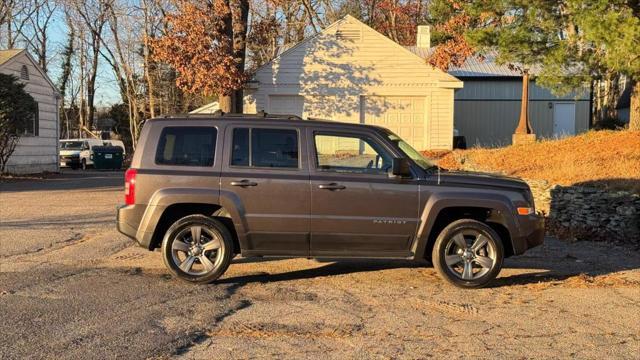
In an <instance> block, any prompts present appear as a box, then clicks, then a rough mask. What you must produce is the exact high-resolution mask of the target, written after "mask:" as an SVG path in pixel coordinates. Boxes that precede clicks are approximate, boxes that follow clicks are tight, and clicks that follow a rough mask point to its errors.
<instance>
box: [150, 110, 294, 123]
mask: <svg viewBox="0 0 640 360" xmlns="http://www.w3.org/2000/svg"><path fill="white" fill-rule="evenodd" d="M163 117H164V118H165V119H167V118H197V117H227V118H256V117H262V118H272V119H273V118H278V119H287V120H303V119H302V118H301V117H300V116H298V115H286V114H267V113H266V112H265V111H264V110H260V111H258V112H257V113H255V114H238V113H225V112H224V111H222V110H219V109H218V110H216V111H215V112H213V113H211V114H203V113H195V114H191V113H188V114H174V115H164V116H163Z"/></svg>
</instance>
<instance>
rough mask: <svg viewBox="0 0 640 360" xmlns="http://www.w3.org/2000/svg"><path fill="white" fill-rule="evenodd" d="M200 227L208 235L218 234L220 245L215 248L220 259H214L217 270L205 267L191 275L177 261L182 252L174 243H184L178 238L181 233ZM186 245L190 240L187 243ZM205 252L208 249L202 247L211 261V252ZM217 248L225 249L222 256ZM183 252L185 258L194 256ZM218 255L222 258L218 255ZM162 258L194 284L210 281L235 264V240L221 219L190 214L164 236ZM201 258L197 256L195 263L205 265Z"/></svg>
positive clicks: (168, 266)
mask: <svg viewBox="0 0 640 360" xmlns="http://www.w3.org/2000/svg"><path fill="white" fill-rule="evenodd" d="M198 226H199V227H200V228H201V231H202V232H204V233H206V234H205V237H206V236H209V235H215V236H216V237H217V238H218V239H219V243H220V247H219V248H218V249H217V250H211V251H216V258H215V260H214V262H212V265H214V268H213V269H211V270H207V269H203V272H202V273H198V274H190V273H189V272H185V271H183V270H182V269H181V268H180V265H178V264H177V263H176V262H177V261H178V260H180V259H179V258H178V256H179V255H177V254H179V253H181V252H182V251H180V250H176V249H175V248H174V242H176V241H180V242H183V241H182V240H181V239H178V237H179V236H180V234H185V232H186V231H187V230H190V229H191V228H192V227H198ZM185 235H189V234H185ZM201 239H202V237H201ZM209 241H211V240H209ZM183 244H186V242H183ZM204 251H207V250H202V253H201V255H200V256H207V259H209V260H211V258H210V256H211V255H207V254H206V253H205V252H204ZM217 251H221V254H219V255H218V253H217ZM183 254H184V256H185V261H186V260H187V258H188V257H189V256H191V255H190V253H186V252H183ZM218 256H220V257H219V258H218ZM162 258H163V260H164V264H165V266H166V267H167V269H169V271H170V272H171V273H172V274H173V275H175V276H176V277H177V278H179V279H181V280H184V281H188V282H191V283H198V284H207V283H210V282H212V281H214V280H216V279H218V278H219V277H220V276H221V275H222V274H224V272H225V271H226V270H227V268H228V267H229V264H231V259H232V258H233V239H232V236H231V233H230V232H229V230H228V229H227V228H226V226H225V225H224V224H222V223H221V222H220V221H218V220H216V219H213V218H210V217H208V216H204V215H189V216H186V217H183V218H182V219H180V220H178V221H176V222H175V223H173V225H171V227H170V228H169V229H168V230H167V232H166V233H165V236H164V239H163V240H162ZM200 259H201V258H200V257H197V259H196V260H194V261H193V262H192V264H200V265H201V266H202V267H203V268H204V264H203V263H202V260H200ZM204 260H206V259H204ZM205 262H206V261H205ZM191 266H193V265H191ZM190 269H191V268H190Z"/></svg>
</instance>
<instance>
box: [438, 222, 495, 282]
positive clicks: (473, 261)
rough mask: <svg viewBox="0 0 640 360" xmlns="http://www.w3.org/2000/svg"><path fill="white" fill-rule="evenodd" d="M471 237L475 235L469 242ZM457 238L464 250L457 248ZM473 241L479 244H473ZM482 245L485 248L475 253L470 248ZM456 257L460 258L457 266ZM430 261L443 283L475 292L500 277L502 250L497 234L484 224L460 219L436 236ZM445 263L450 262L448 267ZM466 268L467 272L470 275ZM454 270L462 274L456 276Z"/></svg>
mask: <svg viewBox="0 0 640 360" xmlns="http://www.w3.org/2000/svg"><path fill="white" fill-rule="evenodd" d="M474 234H477V235H475V236H476V237H475V238H472V236H474ZM460 236H462V239H463V241H464V242H465V243H466V244H467V247H466V248H465V249H464V250H462V248H461V247H460V246H459V242H460V241H461V240H460ZM485 239H486V240H485ZM477 240H480V241H478V242H476V241H477ZM483 243H484V244H486V245H484V246H483V247H480V248H478V249H475V248H476V247H474V246H472V245H478V246H479V245H480V244H483ZM456 256H459V257H460V259H459V260H457V262H456ZM431 259H432V262H433V266H434V267H435V268H436V271H437V272H438V274H440V276H442V277H443V278H444V279H445V280H446V281H448V282H449V283H451V284H453V285H455V286H457V287H460V288H465V289H476V288H481V287H484V286H486V285H487V284H489V283H490V282H491V281H492V280H493V279H495V278H496V276H498V273H500V270H501V269H502V262H503V261H504V246H503V244H502V240H501V239H500V236H499V235H498V233H496V232H495V230H493V229H492V228H491V227H489V226H488V225H486V224H485V223H483V222H480V221H477V220H472V219H461V220H456V221H454V222H452V223H451V224H449V225H447V227H445V228H444V229H443V230H442V232H440V235H438V238H437V239H436V242H435V244H434V246H433V252H432V255H431ZM489 260H491V262H489ZM447 261H449V262H450V264H449V265H447ZM451 263H453V264H451ZM467 266H470V268H471V270H470V275H469V273H468V272H467V269H468V268H467ZM457 268H462V269H461V270H462V272H461V273H459V272H458V271H457V270H456V269H457ZM476 271H477V272H476Z"/></svg>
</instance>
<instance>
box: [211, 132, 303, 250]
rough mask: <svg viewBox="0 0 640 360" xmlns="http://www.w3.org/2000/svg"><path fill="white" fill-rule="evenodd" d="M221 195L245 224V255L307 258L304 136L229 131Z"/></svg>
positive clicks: (299, 133) (300, 134) (298, 133)
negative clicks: (229, 200) (229, 198)
mask: <svg viewBox="0 0 640 360" xmlns="http://www.w3.org/2000/svg"><path fill="white" fill-rule="evenodd" d="M226 134H227V135H226V140H225V144H229V146H225V148H226V149H227V150H226V152H225V153H226V154H225V160H224V163H223V171H222V176H221V194H222V195H223V196H230V197H232V198H233V199H234V200H233V201H234V205H233V206H234V207H236V209H237V210H238V213H239V218H240V219H241V221H242V222H243V224H242V227H241V228H242V229H243V231H244V234H242V235H244V236H243V238H244V239H245V240H244V241H245V243H244V244H242V245H243V254H248V255H302V256H307V255H308V254H309V218H310V212H311V208H310V197H311V194H310V191H309V168H308V166H307V161H306V157H303V156H302V154H306V146H305V141H304V138H305V134H304V133H302V132H301V131H300V130H299V129H297V128H295V127H286V126H260V125H256V126H246V125H238V126H230V127H227V130H226Z"/></svg>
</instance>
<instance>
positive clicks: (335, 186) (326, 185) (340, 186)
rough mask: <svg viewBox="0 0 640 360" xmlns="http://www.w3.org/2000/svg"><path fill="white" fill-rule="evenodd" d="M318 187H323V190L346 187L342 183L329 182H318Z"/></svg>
mask: <svg viewBox="0 0 640 360" xmlns="http://www.w3.org/2000/svg"><path fill="white" fill-rule="evenodd" d="M318 188H319V189H325V190H344V189H346V188H347V187H346V186H344V185H340V184H337V183H331V184H320V185H318Z"/></svg>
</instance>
